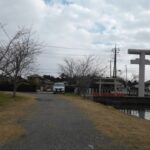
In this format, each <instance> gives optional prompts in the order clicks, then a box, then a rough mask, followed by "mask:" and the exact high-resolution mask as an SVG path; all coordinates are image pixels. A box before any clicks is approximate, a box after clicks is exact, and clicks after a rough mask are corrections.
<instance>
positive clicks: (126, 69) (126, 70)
mask: <svg viewBox="0 0 150 150" xmlns="http://www.w3.org/2000/svg"><path fill="white" fill-rule="evenodd" d="M125 72H126V82H127V81H128V68H127V65H125Z"/></svg>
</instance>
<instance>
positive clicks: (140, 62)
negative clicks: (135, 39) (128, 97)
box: [128, 49, 150, 97]
mask: <svg viewBox="0 0 150 150" xmlns="http://www.w3.org/2000/svg"><path fill="white" fill-rule="evenodd" d="M128 54H137V55H139V56H140V57H139V58H137V59H134V60H131V64H138V65H139V86H138V87H139V92H138V96H139V97H144V94H145V84H144V82H145V65H150V60H147V59H145V55H150V50H144V49H128Z"/></svg>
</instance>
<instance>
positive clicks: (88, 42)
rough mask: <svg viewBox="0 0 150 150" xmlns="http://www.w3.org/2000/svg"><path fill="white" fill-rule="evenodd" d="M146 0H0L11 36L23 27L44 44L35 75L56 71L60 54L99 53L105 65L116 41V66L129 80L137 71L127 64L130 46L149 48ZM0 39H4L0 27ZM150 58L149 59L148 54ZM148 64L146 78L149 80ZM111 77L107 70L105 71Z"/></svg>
mask: <svg viewBox="0 0 150 150" xmlns="http://www.w3.org/2000/svg"><path fill="white" fill-rule="evenodd" d="M149 18H150V1H148V0H132V1H131V0H124V1H123V0H0V23H2V24H4V25H5V28H6V30H7V32H8V33H9V34H10V35H13V34H14V33H15V32H16V31H17V29H18V27H22V26H25V27H27V28H31V27H32V30H34V31H35V32H36V35H37V38H38V40H39V41H41V42H43V44H44V45H45V46H44V47H43V48H42V50H41V51H42V53H41V54H40V55H39V56H38V58H37V60H36V67H37V69H36V70H35V73H39V74H41V75H43V74H48V75H58V73H59V67H58V66H59V65H58V64H62V63H63V59H64V57H72V58H74V59H82V58H83V57H85V56H88V55H94V56H98V57H99V59H100V63H101V64H100V65H101V66H102V65H105V66H108V68H109V62H110V60H112V49H113V48H114V47H115V44H116V45H117V47H118V48H119V49H120V51H119V55H118V64H117V69H118V70H122V73H121V74H120V75H121V76H122V77H125V65H127V68H128V78H130V77H131V76H132V74H134V75H138V65H132V64H130V59H133V58H138V56H133V55H129V54H128V53H127V51H128V49H129V48H134V49H135V48H142V49H150V19H149ZM0 40H6V36H5V34H4V33H3V32H2V30H0ZM147 58H149V57H147ZM149 73H150V67H149V66H146V80H150V76H149ZM108 75H109V70H108Z"/></svg>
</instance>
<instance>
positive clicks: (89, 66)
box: [59, 56, 106, 96]
mask: <svg viewBox="0 0 150 150" xmlns="http://www.w3.org/2000/svg"><path fill="white" fill-rule="evenodd" d="M59 66H60V73H61V74H63V75H65V76H67V78H68V81H69V82H70V83H71V81H72V82H74V84H75V85H76V86H77V87H78V90H77V93H78V94H82V95H83V96H85V94H86V91H87V89H88V88H89V86H90V84H91V82H92V80H93V79H94V78H95V77H102V76H103V75H104V74H105V71H106V67H102V66H101V63H100V61H99V58H97V57H95V56H85V57H84V58H82V59H78V60H75V59H73V58H65V59H64V63H63V64H61V65H59Z"/></svg>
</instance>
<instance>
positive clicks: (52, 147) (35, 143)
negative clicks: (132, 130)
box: [1, 93, 124, 150]
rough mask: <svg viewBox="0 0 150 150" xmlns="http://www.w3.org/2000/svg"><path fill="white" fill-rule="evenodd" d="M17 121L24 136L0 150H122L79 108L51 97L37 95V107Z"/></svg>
mask: <svg viewBox="0 0 150 150" xmlns="http://www.w3.org/2000/svg"><path fill="white" fill-rule="evenodd" d="M19 122H20V123H21V124H22V125H23V126H24V127H25V129H26V130H27V133H26V134H25V135H24V136H22V137H21V138H20V139H17V140H14V141H11V142H10V143H7V144H6V145H4V146H3V147H2V148H1V149H2V150H124V148H123V147H122V146H121V144H119V143H118V144H114V143H112V140H111V139H109V138H107V137H106V136H104V135H102V134H99V133H98V132H97V131H96V130H95V129H94V127H93V126H92V124H91V123H90V122H89V121H88V119H86V117H85V116H84V115H83V113H82V111H81V110H79V108H77V107H75V106H73V104H71V103H69V102H67V101H65V100H62V99H60V98H59V96H57V95H53V94H46V93H45V94H37V104H36V105H35V106H34V107H33V108H32V110H29V115H27V117H25V118H24V119H23V120H19Z"/></svg>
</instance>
